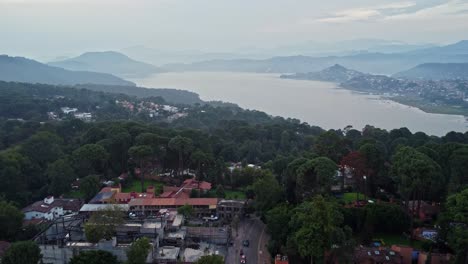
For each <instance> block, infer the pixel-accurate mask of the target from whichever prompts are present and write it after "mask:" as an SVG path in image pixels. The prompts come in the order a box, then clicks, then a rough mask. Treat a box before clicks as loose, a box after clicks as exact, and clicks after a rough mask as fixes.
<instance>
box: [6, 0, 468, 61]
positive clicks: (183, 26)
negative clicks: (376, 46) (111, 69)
mask: <svg viewBox="0 0 468 264" xmlns="http://www.w3.org/2000/svg"><path fill="white" fill-rule="evenodd" d="M467 25H468V0H445V1H444V0H408V1H405V0H402V1H387V0H326V1H323V0H0V36H1V38H0V54H1V53H6V54H11V55H22V56H33V57H41V56H54V55H56V56H59V55H68V54H71V53H79V52H83V51H87V50H112V49H113V50H119V49H122V48H125V47H128V46H133V45H145V46H148V47H154V48H160V49H171V50H178V49H201V50H205V51H209V50H211V51H229V50H235V49H239V48H242V47H256V48H269V47H275V46H281V45H290V44H296V43H301V42H305V41H337V40H346V39H359V38H381V39H391V40H404V41H407V42H411V43H421V42H432V43H449V42H455V41H457V40H460V39H468V34H467V33H468V26H467Z"/></svg>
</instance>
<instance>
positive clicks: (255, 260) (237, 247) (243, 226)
mask: <svg viewBox="0 0 468 264" xmlns="http://www.w3.org/2000/svg"><path fill="white" fill-rule="evenodd" d="M232 232H233V234H232V237H233V246H231V247H230V248H229V251H228V256H227V257H226V264H238V263H240V251H241V250H242V251H243V253H244V254H245V256H246V259H247V263H248V264H270V263H271V257H270V255H269V254H268V251H267V248H266V245H267V243H268V239H269V236H268V234H267V233H266V228H265V225H264V224H263V223H262V221H261V220H260V219H258V218H247V219H244V220H242V221H241V222H240V223H239V228H238V232H237V233H238V234H237V235H236V231H235V230H233V231H232ZM244 240H249V242H250V245H249V247H244V246H243V245H242V241H244Z"/></svg>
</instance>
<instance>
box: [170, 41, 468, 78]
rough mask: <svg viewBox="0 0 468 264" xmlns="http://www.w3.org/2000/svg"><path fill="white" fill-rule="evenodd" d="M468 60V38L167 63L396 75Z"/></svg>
mask: <svg viewBox="0 0 468 264" xmlns="http://www.w3.org/2000/svg"><path fill="white" fill-rule="evenodd" d="M431 62H438V63H468V41H461V42H458V43H455V44H452V45H447V46H442V47H433V48H423V49H418V50H413V51H410V52H401V53H378V52H377V53H372V52H367V53H366V52H365V53H359V54H354V55H347V56H326V57H311V56H301V55H298V56H282V57H272V58H269V59H234V60H207V61H200V62H195V63H190V64H168V65H165V66H164V68H165V69H168V70H172V71H237V72H260V73H266V72H272V73H293V72H312V71H320V70H321V69H323V68H326V67H330V66H332V65H335V64H340V65H342V66H344V67H346V68H350V69H354V70H357V71H361V72H368V73H372V74H386V75H389V74H394V73H396V72H400V71H401V70H402V69H409V68H412V67H415V66H417V65H419V64H423V63H431Z"/></svg>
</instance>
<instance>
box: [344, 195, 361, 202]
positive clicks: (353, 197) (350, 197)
mask: <svg viewBox="0 0 468 264" xmlns="http://www.w3.org/2000/svg"><path fill="white" fill-rule="evenodd" d="M359 199H360V200H362V199H364V194H362V193H359ZM343 200H344V201H345V203H352V202H354V201H356V193H355V192H351V193H344V194H343Z"/></svg>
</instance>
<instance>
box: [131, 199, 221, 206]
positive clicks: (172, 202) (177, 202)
mask: <svg viewBox="0 0 468 264" xmlns="http://www.w3.org/2000/svg"><path fill="white" fill-rule="evenodd" d="M128 204H129V205H130V206H183V205H186V204H188V205H192V206H214V207H215V208H216V205H217V204H218V199H217V198H186V199H185V198H180V199H179V198H152V199H133V200H132V201H130V202H129V203H128Z"/></svg>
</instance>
